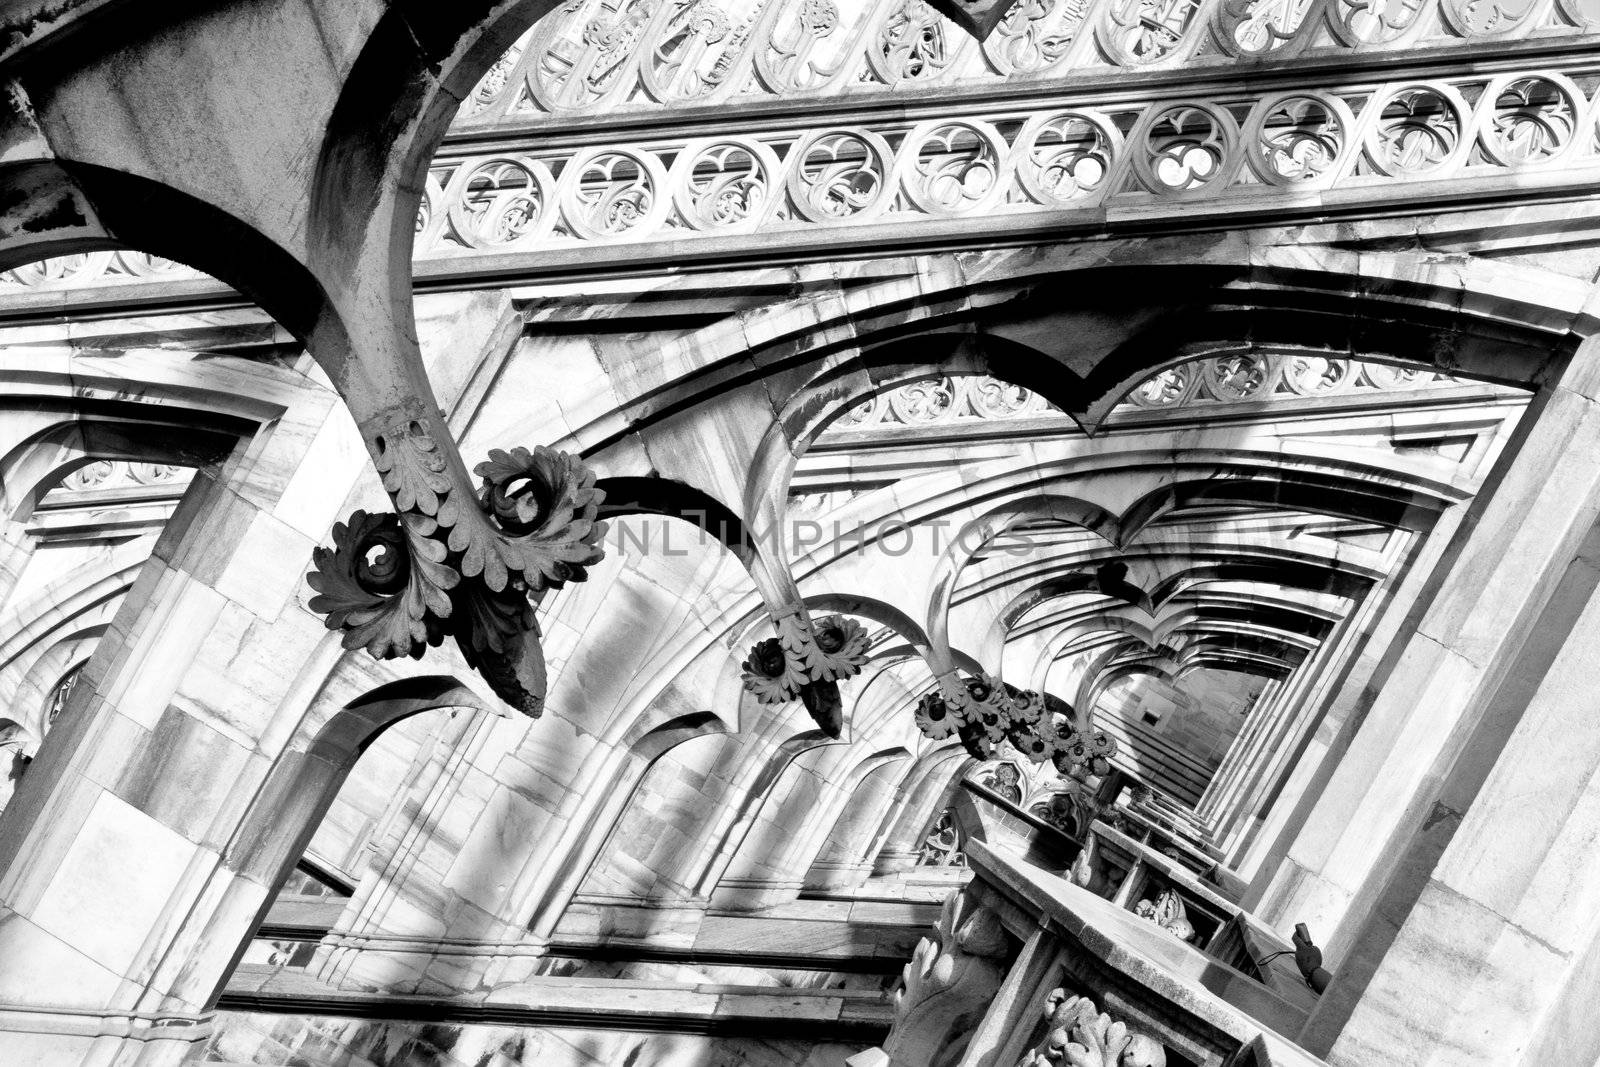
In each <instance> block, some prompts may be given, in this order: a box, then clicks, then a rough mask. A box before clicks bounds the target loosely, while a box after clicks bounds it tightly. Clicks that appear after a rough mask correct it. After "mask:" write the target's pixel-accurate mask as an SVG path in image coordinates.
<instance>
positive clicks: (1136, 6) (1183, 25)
mask: <svg viewBox="0 0 1600 1067" xmlns="http://www.w3.org/2000/svg"><path fill="white" fill-rule="evenodd" d="M1200 7H1201V3H1200V0H1113V2H1112V3H1110V4H1108V5H1106V7H1105V9H1104V10H1105V13H1104V15H1102V16H1101V19H1100V24H1099V26H1098V27H1097V29H1098V33H1099V37H1100V43H1101V45H1102V46H1103V47H1104V48H1105V50H1106V52H1107V53H1108V54H1109V55H1110V56H1111V58H1112V60H1113V61H1114V62H1116V63H1118V64H1119V65H1121V66H1125V67H1139V66H1144V65H1146V64H1150V63H1159V62H1160V61H1161V60H1163V59H1166V58H1168V57H1170V56H1173V55H1175V54H1176V53H1177V52H1178V50H1179V49H1180V48H1182V46H1183V43H1184V40H1185V38H1186V37H1187V36H1188V34H1189V31H1190V30H1191V29H1192V28H1193V26H1194V21H1195V16H1196V15H1197V14H1198V13H1199V11H1200Z"/></svg>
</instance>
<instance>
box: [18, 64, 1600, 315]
mask: <svg viewBox="0 0 1600 1067" xmlns="http://www.w3.org/2000/svg"><path fill="white" fill-rule="evenodd" d="M1591 66H1592V64H1591ZM1597 95H1600V69H1596V70H1591V69H1589V67H1584V68H1581V69H1578V68H1574V69H1572V70H1569V71H1568V72H1567V73H1561V72H1557V71H1554V70H1542V71H1529V72H1526V73H1511V74H1499V75H1486V74H1473V75H1464V76H1459V77H1453V78H1446V79H1435V80H1426V81H1403V82H1397V83H1389V84H1384V85H1370V84H1368V85H1340V86H1336V87H1333V86H1329V87H1322V88H1319V87H1315V86H1307V87H1305V88H1303V89H1297V90H1294V91H1290V92H1274V93H1271V94H1267V95H1249V94H1239V93H1236V94H1233V95H1229V96H1225V97H1220V96H1219V97H1203V98H1200V97H1197V98H1191V97H1188V96H1186V95H1184V94H1183V92H1182V90H1181V89H1177V90H1173V91H1172V94H1171V95H1167V96H1162V97H1159V98H1150V99H1145V100H1142V101H1128V102H1119V103H1115V104H1102V105H1096V106H1092V105H1091V104H1090V103H1089V102H1088V101H1084V102H1083V103H1081V104H1080V103H1078V102H1075V101H1074V100H1072V99H1071V98H1062V99H1061V100H1060V101H1059V102H1057V103H1056V104H1053V105H1051V106H1032V107H1027V108H1022V107H1017V106H1012V107H994V108H991V109H987V110H983V111H971V112H967V113H952V114H950V115H949V116H948V117H945V118H939V119H932V120H928V121H923V122H916V123H911V122H906V121H903V120H902V121H895V120H892V119H886V120H875V121H873V122H871V123H866V124H855V125H825V126H818V127H816V128H812V129H809V130H794V129H792V128H784V129H781V130H778V129H774V130H771V131H770V132H765V133H762V132H753V133H738V134H735V133H729V134H726V135H719V136H714V137H709V138H694V139H690V140H682V139H671V138H668V139H664V140H651V141H639V142H631V143H621V142H619V143H614V144H606V143H603V142H601V143H592V142H591V143H586V144H584V145H583V146H581V147H570V146H569V147H559V146H553V147H550V148H547V149H539V150H510V149H505V150H497V151H493V152H486V153H481V154H474V155H468V156H465V157H455V158H447V157H441V158H439V159H437V160H436V161H435V163H434V166H433V168H432V170H431V172H430V175H429V178H428V181H427V188H426V194H425V198H424V201H423V203H422V205H421V209H420V211H419V213H418V218H417V232H416V239H415V252H416V257H417V260H418V269H419V273H420V274H421V275H423V276H428V275H429V274H430V273H431V274H440V275H449V274H451V273H453V272H460V271H468V272H470V271H471V270H473V269H474V268H473V261H474V258H475V257H477V258H479V259H484V261H485V262H486V263H492V266H493V269H494V270H495V271H497V272H500V273H502V274H503V273H504V271H506V270H507V269H508V268H510V265H509V264H508V262H507V259H508V257H516V256H522V255H527V256H528V266H529V269H530V270H537V269H538V268H539V267H540V264H541V263H543V264H546V265H548V264H551V263H557V262H560V263H563V264H565V265H566V266H572V265H575V264H577V263H580V262H582V263H592V264H593V265H595V266H597V267H598V266H604V265H606V264H608V263H623V262H626V263H627V264H629V265H630V266H632V267H637V266H639V265H640V264H643V263H646V262H650V261H651V260H652V259H654V260H659V261H660V262H662V263H671V264H673V265H674V266H677V265H681V263H682V261H683V258H684V257H685V256H686V255H693V254H695V250H696V248H699V249H703V250H704V251H705V252H707V253H709V254H715V255H717V256H730V255H732V256H740V255H760V256H764V257H778V258H782V257H783V256H784V255H785V254H786V253H790V252H792V253H794V254H805V253H807V251H808V250H817V249H837V248H838V247H839V246H840V231H841V230H843V229H859V230H860V232H861V235H862V236H861V240H862V241H863V242H866V243H867V246H868V247H872V248H875V249H880V250H884V251H887V250H889V249H890V248H892V246H893V242H894V241H895V240H897V239H898V235H901V234H903V235H905V237H906V239H916V240H926V239H929V238H930V236H937V235H940V234H955V235H958V236H959V238H960V239H961V240H964V241H968V240H979V239H983V238H985V237H999V236H1002V235H1006V234H1017V235H1020V234H1038V233H1041V232H1042V231H1043V230H1045V229H1049V228H1060V229H1071V228H1073V227H1083V228H1087V229H1094V230H1099V229H1104V228H1106V227H1108V226H1111V225H1113V224H1114V223H1115V222H1116V221H1118V220H1127V221H1128V222H1129V223H1130V224H1137V225H1138V226H1140V227H1141V228H1145V229H1148V228H1149V227H1150V226H1152V225H1156V224H1161V223H1163V222H1165V223H1170V224H1173V225H1183V226H1190V225H1193V224H1194V223H1195V222H1196V221H1198V220H1202V219H1204V218H1206V217H1207V216H1213V217H1216V218H1232V217H1235V216H1237V215H1238V213H1240V212H1248V211H1281V210H1284V209H1295V208H1300V209H1313V208H1314V209H1316V210H1318V211H1323V210H1326V209H1328V208H1331V207H1344V208H1348V209H1350V210H1363V209H1366V208H1376V207H1381V206H1383V205H1385V204H1388V203H1391V202H1399V201H1402V200H1404V201H1407V202H1410V201H1414V200H1415V199H1416V198H1417V197H1418V196H1437V197H1448V196H1452V195H1455V194H1456V193H1457V192H1460V191H1465V190H1470V191H1471V192H1472V193H1473V194H1474V195H1492V194H1493V193H1494V192H1495V191H1496V190H1497V189H1498V190H1501V191H1503V192H1504V193H1505V194H1506V195H1518V196H1522V195H1526V194H1527V193H1528V192H1529V191H1533V190H1538V189H1540V188H1549V189H1554V190H1560V189H1563V188H1569V189H1570V188H1575V187H1579V186H1584V185H1587V184H1592V183H1593V181H1594V180H1595V179H1596V178H1597V177H1600V137H1597V130H1596V126H1597V120H1600V103H1597V102H1596V100H1595V97H1596V96H1597ZM841 117H842V116H828V117H826V118H825V119H824V121H828V120H829V119H831V120H832V121H834V122H837V121H839V120H840V118H841ZM958 222H959V223H960V224H959V225H956V223H958ZM919 235H921V236H920V237H919ZM886 242H887V243H886ZM485 257H488V258H485ZM512 269H514V268H512ZM152 275H161V276H163V277H171V276H175V275H174V273H173V271H172V268H171V266H170V264H168V263H167V262H166V261H162V260H158V259H155V258H153V257H149V256H141V255H137V254H132V253H121V252H119V253H110V252H102V253H91V254H88V255H83V256H74V257H64V258H62V259H58V260H51V261H48V262H47V263H44V264H35V265H33V266H30V267H26V268H22V269H21V270H18V271H13V272H10V273H9V274H7V275H5V276H4V277H5V279H6V281H7V283H9V284H11V285H22V286H41V287H48V288H57V287H63V286H67V285H79V284H82V283H84V282H85V281H92V280H94V279H96V278H100V279H103V280H105V281H108V282H109V281H117V280H122V281H139V280H142V279H144V278H146V277H150V276H152Z"/></svg>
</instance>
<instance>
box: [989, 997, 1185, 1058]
mask: <svg viewBox="0 0 1600 1067" xmlns="http://www.w3.org/2000/svg"><path fill="white" fill-rule="evenodd" d="M1044 1017H1045V1035H1044V1037H1043V1038H1042V1039H1041V1040H1040V1041H1039V1043H1038V1044H1037V1045H1035V1046H1034V1047H1033V1048H1032V1049H1029V1050H1028V1052H1027V1053H1026V1054H1025V1055H1024V1056H1023V1057H1022V1059H1021V1060H1020V1061H1019V1062H1018V1064H1017V1067H1062V1065H1064V1067H1166V1063H1167V1050H1166V1049H1165V1048H1163V1047H1162V1046H1161V1043H1160V1042H1159V1041H1156V1040H1155V1039H1154V1038H1151V1037H1147V1036H1145V1035H1144V1034H1139V1033H1135V1032H1133V1031H1132V1030H1129V1029H1128V1025H1127V1024H1126V1023H1123V1022H1117V1021H1114V1020H1113V1019H1112V1018H1111V1016H1109V1015H1106V1014H1104V1013H1102V1012H1099V1011H1096V1010H1095V1006H1094V1002H1093V1001H1091V1000H1090V999H1089V998H1088V997H1075V996H1072V995H1070V994H1069V993H1068V992H1067V991H1066V990H1064V989H1055V990H1052V991H1051V993H1050V996H1049V997H1048V998H1046V1000H1045V1006H1044Z"/></svg>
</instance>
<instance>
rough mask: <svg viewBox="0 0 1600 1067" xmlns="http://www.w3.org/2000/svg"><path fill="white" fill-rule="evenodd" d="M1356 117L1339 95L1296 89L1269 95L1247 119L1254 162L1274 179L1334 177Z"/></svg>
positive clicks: (1292, 181) (1297, 182) (1308, 181)
mask: <svg viewBox="0 0 1600 1067" xmlns="http://www.w3.org/2000/svg"><path fill="white" fill-rule="evenodd" d="M1354 122H1355V120H1354V118H1353V116H1352V115H1351V114H1350V108H1349V107H1348V106H1347V105H1346V104H1345V102H1344V101H1342V100H1340V99H1338V98H1337V97H1332V96H1320V95H1313V94H1308V93H1290V94H1286V95H1284V96H1278V97H1274V98H1272V99H1269V100H1266V101H1263V102H1262V103H1261V105H1260V106H1258V107H1257V108H1256V109H1255V110H1254V111H1253V112H1251V114H1250V118H1249V119H1248V120H1247V121H1246V123H1245V129H1244V141H1245V144H1246V145H1247V146H1248V149H1247V150H1248V153H1249V161H1250V167H1251V169H1252V170H1253V171H1255V173H1256V175H1257V177H1259V178H1260V179H1261V180H1262V181H1264V182H1267V183H1268V184H1271V185H1283V186H1291V185H1293V186H1304V185H1314V184H1318V183H1321V182H1325V181H1330V180H1332V179H1333V177H1334V176H1335V175H1336V174H1337V173H1338V164H1339V160H1340V157H1341V156H1342V155H1343V154H1344V150H1345V144H1346V140H1347V138H1348V137H1349V132H1350V129H1351V127H1352V126H1353V125H1354Z"/></svg>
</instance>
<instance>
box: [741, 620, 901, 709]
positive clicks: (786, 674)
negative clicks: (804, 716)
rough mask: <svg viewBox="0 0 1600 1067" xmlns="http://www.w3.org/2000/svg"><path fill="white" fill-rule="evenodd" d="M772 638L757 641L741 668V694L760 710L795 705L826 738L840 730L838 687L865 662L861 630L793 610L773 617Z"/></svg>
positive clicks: (856, 625) (865, 638) (855, 625)
mask: <svg viewBox="0 0 1600 1067" xmlns="http://www.w3.org/2000/svg"><path fill="white" fill-rule="evenodd" d="M773 625H774V626H775V627H776V629H777V631H778V636H777V637H769V638H766V639H765V640H762V641H758V642H756V644H755V645H754V646H753V647H752V648H751V649H750V654H749V656H747V657H746V658H745V660H744V662H743V663H742V664H741V666H742V668H743V673H742V675H741V677H742V678H743V681H744V685H745V688H746V689H747V690H749V691H750V693H751V695H753V696H754V697H755V698H756V699H757V700H759V701H761V702H762V703H763V704H782V703H787V702H788V701H791V700H797V699H798V700H800V701H801V702H802V703H804V704H805V707H806V710H807V711H808V712H810V713H811V716H812V718H813V719H815V720H816V722H817V725H818V726H820V727H821V728H822V729H823V731H824V732H826V733H827V734H828V735H829V736H831V737H837V736H839V732H840V730H841V728H842V726H843V721H842V719H843V717H842V710H841V708H842V705H841V702H840V700H839V695H838V687H837V684H836V683H838V682H839V681H842V680H843V679H846V678H851V677H854V676H855V675H857V674H860V673H861V669H862V667H864V666H866V662H867V646H868V644H869V643H870V642H869V640H868V636H867V632H866V628H865V627H863V626H862V625H861V624H860V623H859V622H857V621H855V620H854V619H850V618H846V617H845V616H843V615H827V616H824V617H822V618H819V619H812V618H811V617H810V616H809V615H808V614H807V613H806V611H805V609H804V607H802V606H801V605H799V604H789V605H786V606H785V607H783V608H782V609H779V610H778V611H775V612H774V613H773Z"/></svg>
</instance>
